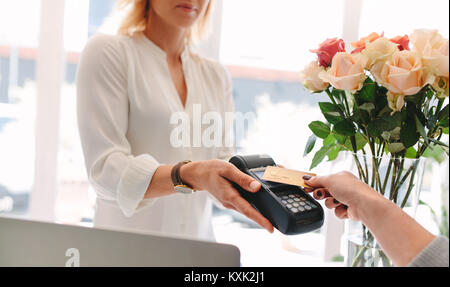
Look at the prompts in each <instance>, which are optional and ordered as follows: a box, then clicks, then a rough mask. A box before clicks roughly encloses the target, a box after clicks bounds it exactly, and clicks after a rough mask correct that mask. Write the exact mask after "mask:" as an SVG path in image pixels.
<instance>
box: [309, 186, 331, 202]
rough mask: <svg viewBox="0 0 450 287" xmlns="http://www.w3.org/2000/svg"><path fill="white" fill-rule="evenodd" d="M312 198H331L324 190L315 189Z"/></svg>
mask: <svg viewBox="0 0 450 287" xmlns="http://www.w3.org/2000/svg"><path fill="white" fill-rule="evenodd" d="M313 196H314V198H315V199H317V200H321V199H324V198H327V197H331V194H330V193H329V192H328V190H327V189H326V188H317V189H315V190H314V191H313Z"/></svg>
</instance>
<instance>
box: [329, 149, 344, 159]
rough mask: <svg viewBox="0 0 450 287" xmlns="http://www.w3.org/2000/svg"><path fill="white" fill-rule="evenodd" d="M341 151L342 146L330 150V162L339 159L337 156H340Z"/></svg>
mask: <svg viewBox="0 0 450 287" xmlns="http://www.w3.org/2000/svg"><path fill="white" fill-rule="evenodd" d="M340 151H341V147H340V146H335V147H334V148H332V149H331V150H330V152H329V153H328V160H329V161H333V160H335V159H336V158H337V156H338V155H339V152H340Z"/></svg>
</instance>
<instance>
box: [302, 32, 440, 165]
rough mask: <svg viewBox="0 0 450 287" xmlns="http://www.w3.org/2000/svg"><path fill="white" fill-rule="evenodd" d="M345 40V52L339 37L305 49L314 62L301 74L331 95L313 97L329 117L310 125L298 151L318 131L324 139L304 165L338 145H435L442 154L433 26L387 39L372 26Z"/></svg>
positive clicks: (417, 149)
mask: <svg viewBox="0 0 450 287" xmlns="http://www.w3.org/2000/svg"><path fill="white" fill-rule="evenodd" d="M410 41H411V42H412V45H413V48H410V47H409V46H410ZM352 46H353V48H354V49H353V51H352V52H351V53H348V52H346V50H345V44H344V41H343V40H339V39H336V38H334V39H328V40H326V41H325V42H323V43H322V44H321V45H320V47H319V48H318V49H317V50H312V51H311V52H314V53H316V54H317V55H318V59H317V61H313V62H311V63H310V64H309V65H308V66H307V67H306V68H305V70H304V71H302V73H301V78H302V84H303V85H304V86H305V87H306V88H307V89H309V90H310V91H312V92H314V93H318V92H323V91H325V92H326V93H327V95H328V96H329V98H330V101H331V102H322V103H319V106H320V110H321V111H322V113H323V115H324V116H325V118H326V120H327V121H328V122H320V121H315V122H312V123H311V124H310V125H309V127H310V129H311V130H312V132H313V133H314V135H312V136H311V137H310V138H309V140H308V143H307V145H306V149H305V155H306V154H308V153H309V152H311V150H312V149H313V147H314V144H315V142H316V139H317V137H319V138H322V139H324V144H323V146H322V148H321V149H320V150H319V151H318V152H317V153H316V154H315V156H314V159H313V162H312V165H311V168H314V167H315V166H317V165H318V164H319V163H320V162H321V161H322V160H323V159H324V158H325V157H326V156H328V158H329V159H330V160H333V159H335V158H336V157H337V155H338V153H339V152H340V151H344V150H348V151H352V152H354V153H356V152H357V151H360V150H363V149H364V147H365V146H366V145H368V146H369V149H370V150H371V152H372V154H373V155H374V156H380V155H382V153H383V152H386V153H390V154H391V155H394V156H406V157H409V158H419V157H421V156H422V155H423V154H424V152H425V151H426V149H427V148H428V147H431V148H433V147H432V146H435V145H438V146H441V147H443V149H444V150H445V151H446V153H447V154H448V145H447V144H445V143H443V142H441V141H440V139H441V136H442V135H443V134H448V126H449V122H448V121H449V107H448V104H447V105H445V107H444V102H445V99H446V98H448V95H449V46H448V39H444V38H443V37H442V36H441V35H440V34H439V33H438V32H437V31H435V30H416V31H414V33H413V34H412V35H410V36H408V35H405V36H398V37H395V38H392V39H388V38H386V37H384V35H383V33H382V34H381V35H379V34H378V33H372V34H370V35H369V36H367V37H364V38H362V39H360V40H359V41H357V42H354V43H352Z"/></svg>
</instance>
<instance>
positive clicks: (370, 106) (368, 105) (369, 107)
mask: <svg viewBox="0 0 450 287" xmlns="http://www.w3.org/2000/svg"><path fill="white" fill-rule="evenodd" d="M359 108H360V109H361V110H364V111H366V112H368V113H370V112H371V111H372V110H374V109H375V105H374V104H372V103H365V104H362V105H360V106H359Z"/></svg>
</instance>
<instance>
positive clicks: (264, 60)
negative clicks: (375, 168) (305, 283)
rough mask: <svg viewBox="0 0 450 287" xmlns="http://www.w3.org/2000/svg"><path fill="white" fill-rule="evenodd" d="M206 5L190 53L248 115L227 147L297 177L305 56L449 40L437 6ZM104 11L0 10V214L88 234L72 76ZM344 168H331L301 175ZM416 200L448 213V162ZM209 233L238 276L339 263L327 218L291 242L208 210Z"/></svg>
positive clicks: (105, 29)
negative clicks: (234, 256)
mask: <svg viewBox="0 0 450 287" xmlns="http://www.w3.org/2000/svg"><path fill="white" fill-rule="evenodd" d="M216 2H217V3H216V7H215V12H214V18H213V23H212V33H211V35H210V37H209V38H207V39H206V40H205V41H204V42H203V43H200V45H199V49H200V50H202V51H203V53H204V54H206V55H207V56H209V57H213V58H216V59H218V60H219V61H220V62H221V63H223V64H224V65H226V67H227V68H228V69H229V71H230V73H231V75H232V78H233V97H234V100H235V105H236V110H237V111H240V112H243V113H246V112H254V113H255V114H256V118H255V119H254V120H252V121H251V122H249V129H248V132H247V133H246V134H243V135H240V136H239V137H238V138H237V139H236V144H237V146H238V147H239V149H238V152H239V153H242V154H253V153H267V154H269V155H271V156H272V157H273V158H274V159H275V161H277V162H278V163H280V164H283V165H284V166H286V167H288V168H293V169H299V170H308V168H309V166H310V164H311V159H312V156H307V157H303V150H304V146H305V144H306V140H307V138H308V137H309V135H310V131H309V129H308V126H307V125H308V124H309V123H310V122H311V121H313V120H315V119H317V120H322V116H321V113H320V111H319V108H318V105H317V103H318V102H319V101H326V100H327V97H326V96H324V95H321V94H314V95H312V94H310V93H309V92H307V91H306V90H305V89H304V88H303V87H302V85H301V84H300V83H299V72H300V71H301V70H302V69H303V67H304V66H305V65H306V64H307V63H309V62H310V61H312V60H314V58H315V55H314V54H312V53H310V52H309V49H314V48H316V47H318V45H319V44H320V43H321V42H322V41H324V40H325V39H326V38H332V37H339V38H343V39H344V40H345V42H346V45H347V47H350V42H352V41H355V40H357V39H358V38H360V37H362V36H366V35H368V34H369V33H371V32H378V33H381V32H384V33H385V35H386V36H387V37H390V38H392V37H395V36H397V35H404V34H410V33H411V32H413V30H414V29H418V28H430V29H438V30H439V32H440V33H441V34H442V35H443V36H444V37H445V38H448V36H449V1H447V0H428V1H420V0H395V1H389V0H377V1H375V0H314V1H312V0H310V1H298V0H245V1H239V0H226V1H225V0H218V1H216ZM115 4H116V0H0V216H14V217H23V218H31V219H38V220H46V221H53V222H60V223H68V224H81V225H85V226H91V222H92V216H93V204H94V202H95V194H94V193H93V191H92V190H91V189H90V188H89V184H88V182H87V176H86V170H85V166H84V160H83V155H82V150H81V146H80V140H79V135H78V128H77V124H76V109H75V102H76V101H75V100H76V99H75V96H76V94H75V91H76V87H75V77H76V71H77V64H78V61H79V58H80V53H81V51H82V49H83V47H84V45H85V44H86V41H87V40H88V39H89V37H91V36H92V35H94V34H96V33H107V34H114V33H115V31H116V28H117V25H118V22H119V20H120V15H118V14H117V13H115V11H114V8H115ZM444 140H445V141H447V142H448V138H445V139H444ZM349 167H350V163H349V162H348V161H347V160H346V159H345V158H342V159H341V160H338V161H334V162H332V163H331V162H324V163H323V164H321V165H320V166H319V167H317V168H316V169H314V170H313V172H315V173H319V174H321V173H324V174H325V173H329V172H337V171H339V170H343V169H348V168H349ZM445 172H446V173H445ZM445 178H446V183H445ZM445 184H447V185H445ZM443 189H444V194H445V193H446V194H447V197H446V196H442V194H443V192H442V190H443ZM421 199H422V200H423V201H425V202H427V203H428V204H429V205H430V206H431V207H432V208H433V209H435V211H436V212H437V215H436V216H437V217H438V218H439V217H440V216H441V213H442V212H441V211H440V209H441V208H440V207H441V205H442V203H443V202H444V203H445V202H446V204H447V208H448V159H446V158H431V159H429V160H428V162H427V167H426V171H425V177H424V182H423V188H422V193H421ZM419 212H422V213H423V215H422V216H420V219H421V223H422V224H423V225H424V226H425V227H426V228H428V229H429V230H430V231H432V232H434V233H436V234H437V233H439V229H438V227H437V224H436V222H435V221H436V220H435V218H434V217H433V214H432V213H431V212H430V210H429V209H428V208H427V207H425V206H423V209H420V210H419ZM447 225H448V222H447ZM214 227H215V232H216V237H217V241H219V242H226V243H231V244H234V245H237V246H238V247H239V248H240V249H241V253H242V263H243V265H244V266H323V265H331V266H334V265H338V266H339V265H341V264H342V254H343V253H344V251H343V250H342V249H343V247H342V245H343V244H342V243H341V239H340V238H341V235H342V234H343V231H344V223H343V222H341V221H338V220H337V219H336V218H334V215H333V214H332V213H327V219H326V224H325V225H324V227H323V228H322V229H321V230H319V231H317V232H314V233H311V234H306V235H300V236H292V237H285V236H282V235H281V234H276V235H268V234H266V233H265V232H264V230H261V229H259V228H257V226H255V225H254V224H252V223H251V222H249V221H248V220H246V219H245V218H243V217H241V216H239V215H237V214H236V213H234V212H230V211H223V210H220V209H216V210H215V217H214ZM0 232H1V226H0ZM255 242H256V243H255ZM261 248H264V250H265V251H266V253H267V256H264V258H261V257H262V256H260V252H261V251H260V250H261Z"/></svg>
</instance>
